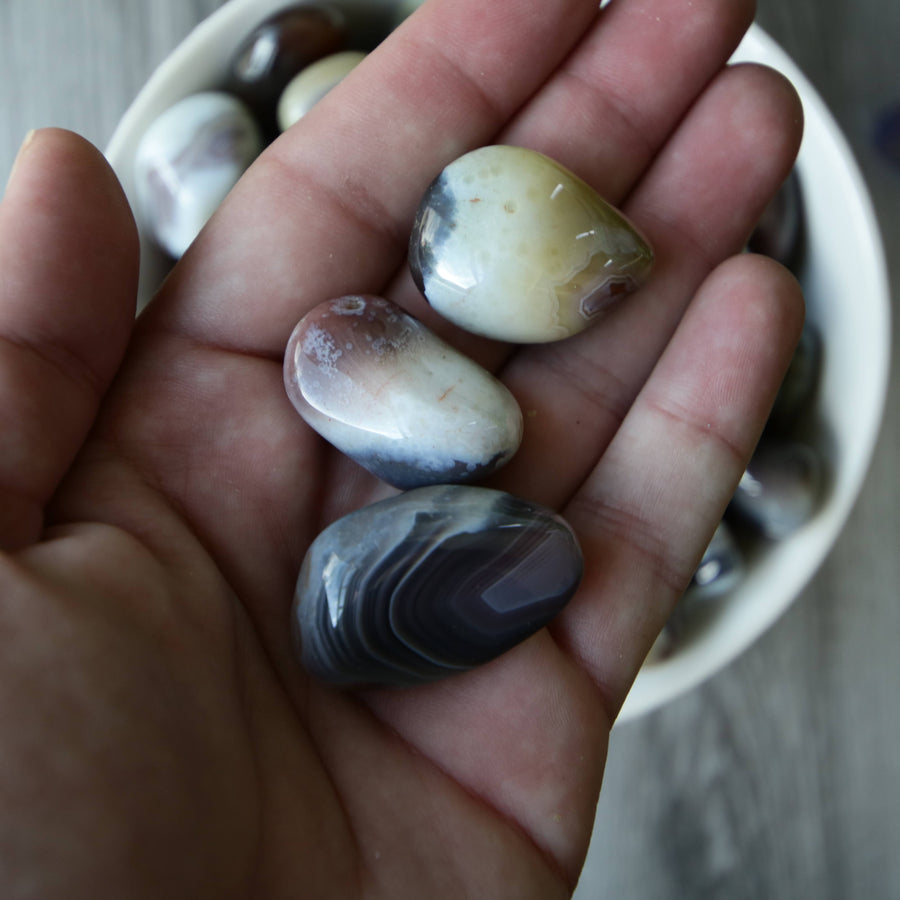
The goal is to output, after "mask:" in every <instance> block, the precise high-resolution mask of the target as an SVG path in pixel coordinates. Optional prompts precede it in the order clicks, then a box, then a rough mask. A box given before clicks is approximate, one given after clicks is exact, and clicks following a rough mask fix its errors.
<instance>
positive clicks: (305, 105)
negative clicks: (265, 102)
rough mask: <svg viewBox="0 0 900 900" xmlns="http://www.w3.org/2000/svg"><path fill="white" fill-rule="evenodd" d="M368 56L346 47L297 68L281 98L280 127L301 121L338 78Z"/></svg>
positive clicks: (286, 128)
mask: <svg viewBox="0 0 900 900" xmlns="http://www.w3.org/2000/svg"><path fill="white" fill-rule="evenodd" d="M365 57H366V54H365V53H363V52H362V51H360V50H343V51H342V52H340V53H332V54H330V55H329V56H326V57H324V58H323V59H319V60H316V62H314V63H310V64H309V65H308V66H307V67H306V68H305V69H303V70H302V71H301V72H298V73H297V75H295V76H294V77H293V78H292V79H291V80H290V82H288V85H287V87H286V88H285V89H284V91H283V92H282V94H281V97H280V98H279V100H278V127H279V128H280V129H281V130H282V131H287V130H288V128H290V127H291V125H295V124H296V123H297V122H299V121H300V119H302V118H303V117H304V116H305V115H306V114H307V113H308V112H309V111H310V110H311V109H312V108H313V107H314V106H315V105H316V104H317V103H318V102H319V101H320V100H321V99H322V98H323V97H324V96H325V95H326V94H327V93H328V92H329V91H330V90H331V89H332V88H333V87H334V86H335V85H336V84H338V82H340V81H341V80H343V78H344V77H345V76H347V75H349V74H350V72H352V71H353V69H355V68H356V67H357V66H358V65H359V64H360V63H361V62H362V61H363V60H364V59H365Z"/></svg>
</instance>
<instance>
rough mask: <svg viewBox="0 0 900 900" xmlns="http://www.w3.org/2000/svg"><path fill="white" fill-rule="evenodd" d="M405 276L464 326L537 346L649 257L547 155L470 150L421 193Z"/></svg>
mask: <svg viewBox="0 0 900 900" xmlns="http://www.w3.org/2000/svg"><path fill="white" fill-rule="evenodd" d="M409 258H410V268H411V270H412V274H413V278H414V280H415V281H416V284H417V285H418V287H419V289H420V290H421V291H422V293H423V294H424V295H425V297H426V299H427V300H428V302H429V303H430V304H431V305H432V306H433V307H434V309H435V310H437V312H439V313H440V314H441V315H443V316H445V317H446V318H447V319H449V320H450V321H452V322H454V323H455V324H456V325H459V326H460V327H461V328H464V329H466V330H467V331H472V332H475V333H476V334H480V335H484V336H486V337H490V338H496V339H499V340H503V341H511V342H514V343H543V342H546V341H554V340H559V339H561V338H566V337H569V336H570V335H573V334H576V333H578V332H580V331H583V330H584V329H585V328H587V327H588V326H589V325H590V324H591V323H593V322H594V321H596V320H597V318H598V317H599V316H601V314H602V313H603V312H604V311H605V310H606V309H607V308H608V307H609V306H610V304H612V303H613V302H614V301H615V300H616V299H618V298H619V297H621V296H623V295H625V294H627V293H629V292H631V291H633V290H634V289H635V288H637V287H639V286H640V285H641V284H642V283H643V282H644V281H645V280H646V279H647V277H648V275H649V273H650V269H651V268H652V265H653V253H652V251H651V249H650V246H649V245H648V244H647V242H646V240H644V238H643V237H642V236H641V235H640V234H639V233H638V231H637V230H636V229H635V227H634V226H633V225H632V224H631V223H630V222H628V220H627V219H626V218H625V217H624V216H623V215H622V214H621V213H620V212H618V211H617V210H616V209H614V208H613V207H612V206H610V205H609V204H608V203H606V202H605V201H604V200H603V199H602V198H601V197H600V196H599V194H597V192H596V191H594V190H593V188H591V187H590V186H589V185H587V184H586V183H585V182H584V181H582V180H581V179H580V178H578V177H577V176H576V175H574V174H573V173H572V172H569V171H568V170H566V169H565V168H563V167H562V166H561V165H560V164H559V163H557V162H555V161H554V160H552V159H550V158H549V157H546V156H544V155H542V154H540V153H536V152H535V151H533V150H526V149H524V148H522V147H509V146H490V147H482V148H480V149H478V150H474V151H472V152H471V153H467V154H466V155H464V156H462V157H460V158H459V159H457V160H456V161H455V162H453V163H451V164H450V165H449V166H447V168H445V169H444V170H443V172H442V173H441V174H440V175H439V176H438V177H437V178H436V179H435V181H434V182H433V183H432V184H431V186H430V187H429V188H428V190H427V191H426V193H425V195H424V197H423V199H422V202H421V204H420V206H419V210H418V212H417V215H416V219H415V223H414V226H413V231H412V236H411V239H410V254H409Z"/></svg>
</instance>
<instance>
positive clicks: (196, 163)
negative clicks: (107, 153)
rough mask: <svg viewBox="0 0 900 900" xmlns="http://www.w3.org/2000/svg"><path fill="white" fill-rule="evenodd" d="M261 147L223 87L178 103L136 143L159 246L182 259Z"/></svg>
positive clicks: (144, 211)
mask: <svg viewBox="0 0 900 900" xmlns="http://www.w3.org/2000/svg"><path fill="white" fill-rule="evenodd" d="M261 151H262V137H261V135H260V132H259V128H258V127H257V124H256V121H255V119H254V118H253V116H252V115H251V114H250V112H249V110H248V109H247V108H246V107H245V106H244V104H243V103H241V102H240V101H239V100H237V99H236V98H234V97H232V96H230V95H229V94H225V93H222V92H221V91H203V92H201V93H198V94H192V95H190V96H188V97H185V98H184V99H183V100H180V101H179V102H177V103H175V104H174V105H173V106H171V107H170V108H169V109H168V110H166V111H165V112H164V113H163V114H162V115H160V116H159V117H158V118H157V119H155V120H154V121H153V123H152V124H151V125H150V127H149V128H148V129H147V131H146V133H145V134H144V136H143V137H142V139H141V142H140V144H139V145H138V149H137V154H136V158H135V188H136V192H137V198H138V210H137V212H138V215H140V216H141V217H142V218H143V219H144V220H145V221H146V223H147V225H148V226H149V228H150V230H151V232H152V233H153V236H154V237H155V239H156V240H157V242H158V243H159V245H160V246H161V247H162V248H163V249H164V250H165V251H166V252H167V253H168V254H169V255H170V256H172V257H174V258H175V259H178V258H179V257H180V256H182V254H183V253H184V251H185V250H187V248H188V246H189V245H190V244H191V242H192V241H193V240H194V238H196V236H197V235H198V234H199V232H200V230H201V229H202V228H203V226H204V225H205V224H206V222H207V221H208V219H209V218H210V216H211V215H212V214H213V213H214V212H215V211H216V208H217V207H218V206H219V204H220V203H221V202H222V201H223V200H224V199H225V196H226V195H227V194H228V192H229V191H230V190H231V189H232V188H233V187H234V185H235V184H237V182H238V180H239V179H240V177H241V175H243V173H244V172H245V171H246V169H247V168H248V167H249V166H250V164H251V163H252V162H253V161H254V160H255V159H256V157H257V156H258V155H259V153H260V152H261Z"/></svg>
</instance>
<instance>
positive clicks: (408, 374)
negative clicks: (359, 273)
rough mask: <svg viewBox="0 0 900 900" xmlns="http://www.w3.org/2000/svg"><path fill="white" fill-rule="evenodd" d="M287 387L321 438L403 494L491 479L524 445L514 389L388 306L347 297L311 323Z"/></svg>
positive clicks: (299, 332) (296, 348)
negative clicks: (406, 490) (426, 487)
mask: <svg viewBox="0 0 900 900" xmlns="http://www.w3.org/2000/svg"><path fill="white" fill-rule="evenodd" d="M284 383H285V389H286V390H287V394H288V397H289V398H290V400H291V402H292V403H293V405H294V407H295V408H296V409H297V411H298V412H299V413H300V415H301V416H302V417H303V419H304V420H305V421H306V422H307V423H308V424H309V425H310V426H311V427H312V428H314V429H315V430H316V431H318V432H319V434H321V435H322V436H323V437H324V438H325V439H326V440H327V441H330V442H331V443H332V444H334V446H335V447H337V448H338V449H339V450H341V451H342V452H344V453H345V454H347V455H348V456H350V457H351V458H352V459H354V460H356V462H358V463H359V464H360V465H362V466H364V467H365V468H367V469H368V470H369V471H370V472H372V473H373V474H375V475H377V476H378V477H379V478H381V479H383V480H384V481H387V482H388V483H389V484H392V485H394V486H395V487H400V488H410V487H418V486H422V485H425V484H442V483H447V482H467V481H472V480H475V479H478V478H482V477H484V476H486V475H488V474H490V473H491V472H493V471H495V470H496V469H498V468H499V467H500V466H502V465H503V464H504V463H505V462H507V461H508V460H509V459H510V458H511V457H512V455H513V454H514V453H515V452H516V450H517V449H518V447H519V443H520V441H521V439H522V427H523V426H522V413H521V410H520V409H519V405H518V403H516V400H515V398H514V397H513V396H512V394H511V393H510V392H509V391H508V390H507V388H506V387H504V385H503V384H502V383H501V382H500V381H498V380H497V379H496V378H494V376H493V375H491V374H490V373H489V372H487V371H486V370H485V369H483V368H482V367H481V366H479V365H477V364H476V363H475V362H473V361H472V360H470V359H468V358H467V357H465V356H463V355H462V354H461V353H459V352H458V351H456V350H454V349H453V348H452V347H451V346H450V345H449V344H447V343H445V342H444V341H443V340H441V339H440V338H439V337H438V336H437V335H436V334H434V333H433V332H432V331H431V330H430V329H428V328H426V327H425V326H424V325H423V324H422V323H421V322H419V321H418V319H415V318H413V317H412V316H410V315H408V314H407V313H406V312H404V311H403V310H402V309H400V307H398V306H396V305H395V304H393V303H390V302H389V301H388V300H384V299H382V298H380V297H373V296H361V295H357V296H348V297H341V298H339V299H337V300H330V301H328V302H326V303H322V304H320V305H319V306H317V307H315V308H314V309H313V310H311V311H310V312H309V313H308V314H307V315H306V316H304V317H303V319H302V320H301V321H300V323H299V324H298V325H297V327H296V328H295V329H294V331H293V333H292V335H291V337H290V340H289V341H288V345H287V351H286V354H285V360H284Z"/></svg>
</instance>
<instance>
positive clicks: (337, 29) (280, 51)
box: [226, 4, 347, 130]
mask: <svg viewBox="0 0 900 900" xmlns="http://www.w3.org/2000/svg"><path fill="white" fill-rule="evenodd" d="M346 39H347V22H346V19H345V17H344V14H343V13H342V12H341V11H340V10H339V9H337V8H335V7H332V6H329V5H327V4H318V5H314V4H307V5H299V4H298V5H297V6H294V7H290V8H288V9H284V10H282V11H280V12H277V13H275V14H274V15H273V16H270V17H269V18H268V19H266V20H265V21H264V22H262V23H261V24H260V25H258V26H257V27H256V28H255V29H254V30H253V31H252V32H251V33H250V34H249V35H248V36H247V38H246V40H245V41H244V42H243V43H242V44H241V46H240V47H239V48H238V50H237V52H236V53H235V56H234V58H233V60H232V62H231V65H230V67H229V74H228V79H227V82H226V88H227V90H229V91H231V92H232V93H234V94H236V95H237V96H239V97H240V98H241V99H242V100H244V102H246V103H247V104H248V105H249V106H250V107H251V108H252V109H253V111H254V113H255V114H256V115H257V116H258V117H259V118H260V119H261V120H263V121H264V123H265V125H266V127H267V128H268V127H273V126H274V124H275V108H276V105H277V103H278V98H279V97H280V96H281V94H282V91H284V89H285V87H286V86H287V84H288V82H289V81H290V80H291V79H292V78H293V77H294V76H295V75H296V74H297V73H298V72H299V71H300V70H301V69H304V68H305V67H306V66H308V65H309V64H310V63H312V62H315V61H316V60H317V59H321V58H322V57H323V56H328V55H329V54H331V53H336V52H337V51H338V50H340V49H342V47H343V45H344V42H345V40H346ZM273 130H274V129H273Z"/></svg>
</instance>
